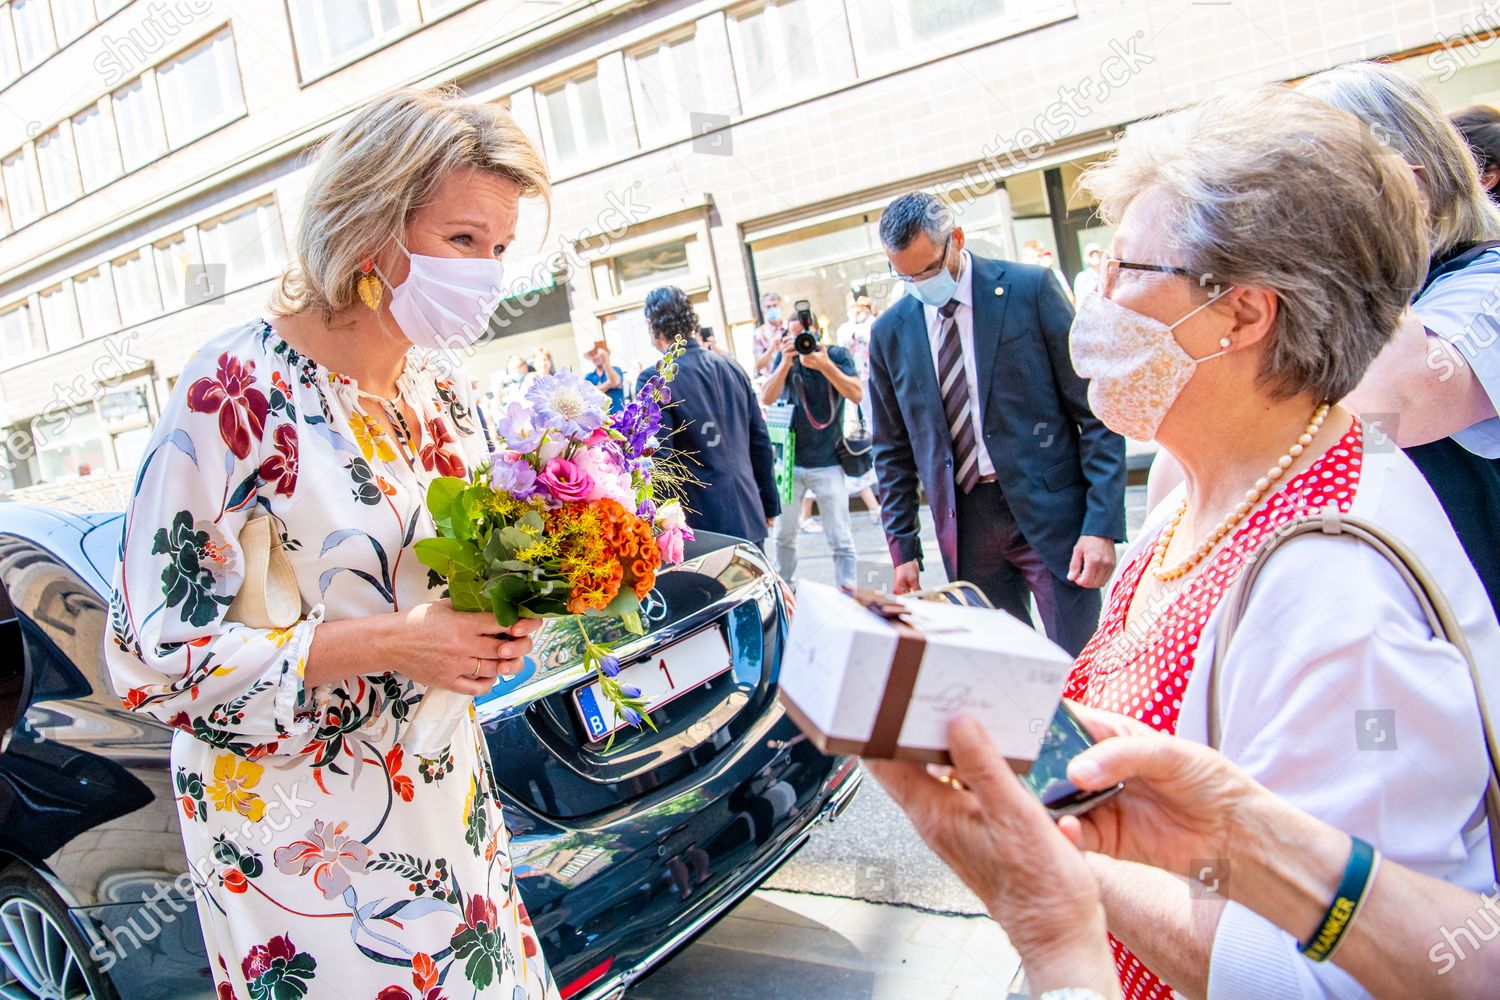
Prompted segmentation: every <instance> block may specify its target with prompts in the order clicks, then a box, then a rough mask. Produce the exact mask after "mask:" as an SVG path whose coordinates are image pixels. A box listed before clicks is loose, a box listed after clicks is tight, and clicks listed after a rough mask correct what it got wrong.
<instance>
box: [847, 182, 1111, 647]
mask: <svg viewBox="0 0 1500 1000" xmlns="http://www.w3.org/2000/svg"><path fill="white" fill-rule="evenodd" d="M880 238H881V242H882V243H883V244H884V246H885V251H886V255H887V257H888V258H889V259H890V262H891V269H892V271H893V272H894V273H895V275H896V276H897V277H898V278H899V279H901V280H902V281H903V282H905V283H906V287H907V294H906V295H905V296H903V297H902V298H901V299H900V301H898V302H897V303H896V305H894V306H892V307H891V308H889V309H887V310H886V311H885V312H884V313H883V314H881V316H880V318H879V319H877V320H876V321H875V327H874V329H873V331H872V334H871V345H870V392H871V395H872V397H873V410H874V418H875V431H874V434H875V444H874V449H873V454H874V457H875V469H876V472H877V474H878V477H879V480H880V489H881V499H882V503H883V509H884V519H885V531H886V539H887V542H888V544H889V546H890V550H891V559H892V562H894V563H895V566H896V574H895V591H896V593H898V594H899V593H905V592H907V591H910V590H914V589H916V588H917V586H918V582H917V581H918V571H919V570H920V569H921V567H922V545H921V541H920V540H919V537H918V533H919V522H918V518H917V506H918V496H917V494H918V487H919V486H920V487H922V488H923V489H924V490H925V491H926V494H927V500H928V504H929V506H930V507H931V509H932V516H933V521H934V522H935V523H936V526H937V537H938V548H939V549H940V550H941V553H942V557H943V565H944V568H945V569H946V570H947V571H948V577H949V579H951V580H968V581H970V582H972V583H974V584H976V585H978V586H979V588H980V589H981V590H983V591H984V593H985V595H986V596H988V597H989V599H990V600H991V601H992V602H993V603H994V604H995V606H996V607H999V608H1003V609H1005V610H1006V611H1009V612H1010V613H1012V614H1014V615H1016V616H1017V617H1018V618H1020V619H1021V620H1022V621H1030V617H1031V616H1030V600H1029V596H1030V597H1035V598H1036V603H1037V610H1038V611H1039V612H1040V614H1041V619H1042V624H1043V626H1044V627H1045V628H1046V631H1047V634H1048V635H1049V636H1050V637H1051V638H1052V639H1053V641H1055V642H1057V643H1058V645H1060V646H1062V647H1063V648H1064V649H1067V650H1068V651H1069V652H1071V653H1073V654H1075V655H1076V654H1077V653H1078V652H1079V651H1080V650H1082V648H1083V646H1084V645H1085V644H1086V643H1087V642H1088V639H1089V637H1090V636H1091V635H1092V634H1093V633H1094V630H1095V629H1096V628H1097V627H1098V624H1099V608H1100V595H1099V589H1098V588H1099V587H1101V586H1103V585H1104V583H1105V581H1107V580H1108V579H1109V575H1110V573H1111V571H1112V570H1113V569H1114V564H1115V542H1117V541H1120V540H1123V539H1124V537H1125V440H1124V438H1122V437H1120V435H1118V434H1115V433H1114V432H1113V431H1110V430H1109V429H1108V428H1106V427H1105V426H1104V424H1103V423H1102V422H1101V421H1100V420H1099V419H1098V418H1096V417H1095V416H1094V414H1093V413H1092V411H1090V409H1089V405H1088V398H1087V384H1086V383H1085V382H1084V380H1083V379H1081V378H1079V377H1078V375H1077V373H1076V372H1075V371H1074V370H1073V364H1072V361H1071V360H1070V358H1069V355H1068V328H1069V327H1070V326H1071V325H1072V321H1073V310H1072V307H1071V306H1069V305H1068V302H1067V299H1066V298H1065V297H1064V295H1063V291H1062V288H1061V287H1060V286H1059V285H1058V283H1057V281H1056V280H1055V279H1054V278H1053V276H1052V275H1051V273H1050V272H1048V271H1047V270H1046V269H1044V268H1041V267H1035V266H1031V265H1026V264H1017V263H1012V262H1009V261H998V260H989V259H986V258H984V257H976V256H974V255H973V254H971V253H969V252H968V251H967V250H965V249H964V233H963V230H962V229H961V228H958V227H956V226H955V225H954V220H953V215H952V213H951V212H950V211H949V209H948V208H947V206H945V205H944V204H943V203H942V202H941V201H939V200H938V199H937V198H935V197H933V196H932V195H930V194H926V193H923V192H916V193H912V194H908V195H903V196H902V197H900V198H898V199H896V200H895V201H894V202H892V203H891V204H890V205H889V206H887V207H886V210H885V212H884V213H883V214H882V216H881V219H880ZM1028 595H1029V596H1028Z"/></svg>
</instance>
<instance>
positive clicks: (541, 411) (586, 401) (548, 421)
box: [526, 371, 609, 438]
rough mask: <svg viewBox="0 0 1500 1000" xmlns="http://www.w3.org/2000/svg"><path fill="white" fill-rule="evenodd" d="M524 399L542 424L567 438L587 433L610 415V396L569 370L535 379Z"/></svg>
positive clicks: (600, 424) (579, 436)
mask: <svg viewBox="0 0 1500 1000" xmlns="http://www.w3.org/2000/svg"><path fill="white" fill-rule="evenodd" d="M526 401H527V402H528V403H530V404H531V405H532V406H533V407H535V408H536V415H537V417H538V418H539V419H540V420H541V422H542V423H543V424H545V425H546V426H547V427H548V428H549V429H551V430H555V431H557V432H558V433H559V434H562V435H564V436H566V437H569V438H585V437H588V436H589V435H590V434H592V433H593V432H594V431H596V430H598V429H599V428H600V427H602V426H603V425H604V418H605V417H606V416H608V415H609V397H608V396H606V395H604V393H602V392H600V391H599V390H598V389H597V388H596V387H595V386H592V385H590V384H589V383H588V382H586V381H585V380H583V379H581V378H579V377H578V376H577V375H574V374H573V373H572V372H570V371H562V372H558V373H557V374H556V375H543V376H542V377H541V378H539V379H537V380H536V381H535V382H533V383H532V384H531V388H529V389H527V390H526Z"/></svg>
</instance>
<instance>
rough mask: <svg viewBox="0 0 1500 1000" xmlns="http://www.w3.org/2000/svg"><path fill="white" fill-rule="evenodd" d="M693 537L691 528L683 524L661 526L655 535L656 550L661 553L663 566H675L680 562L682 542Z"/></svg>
mask: <svg viewBox="0 0 1500 1000" xmlns="http://www.w3.org/2000/svg"><path fill="white" fill-rule="evenodd" d="M692 537H693V529H692V528H689V527H688V526H687V525H685V524H674V525H670V526H669V527H666V528H663V529H662V532H661V534H659V535H657V536H656V551H658V552H660V553H661V561H662V565H663V566H675V565H677V564H678V563H680V562H682V543H683V541H684V540H686V539H690V538H692Z"/></svg>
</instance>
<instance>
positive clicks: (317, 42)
mask: <svg viewBox="0 0 1500 1000" xmlns="http://www.w3.org/2000/svg"><path fill="white" fill-rule="evenodd" d="M290 4H291V9H292V25H293V28H294V30H295V33H296V40H297V63H298V65H300V66H301V68H302V75H303V76H305V77H306V76H316V75H317V74H319V73H323V72H325V71H327V70H329V69H332V68H333V67H334V66H336V65H339V64H340V63H345V62H349V61H350V60H352V59H353V58H354V57H355V56H356V55H358V54H359V53H360V52H361V51H363V50H366V49H370V48H373V47H374V46H375V45H377V44H379V43H380V42H382V41H384V40H385V39H386V38H387V37H389V36H390V35H391V34H392V33H394V32H395V31H396V30H397V29H398V28H400V27H401V13H400V10H399V6H400V5H399V4H398V3H397V2H396V0H290Z"/></svg>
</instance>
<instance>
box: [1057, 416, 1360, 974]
mask: <svg viewBox="0 0 1500 1000" xmlns="http://www.w3.org/2000/svg"><path fill="white" fill-rule="evenodd" d="M1362 441H1363V432H1362V429H1361V427H1360V422H1359V421H1358V420H1355V421H1353V422H1352V423H1351V425H1350V427H1349V430H1348V432H1347V433H1345V434H1344V436H1343V437H1342V438H1340V439H1339V440H1338V441H1337V442H1335V443H1334V444H1333V446H1332V447H1330V448H1329V449H1328V450H1327V451H1326V452H1324V453H1323V455H1322V457H1320V458H1319V459H1318V460H1317V461H1316V462H1314V463H1313V464H1312V465H1311V466H1309V467H1308V468H1307V469H1306V471H1304V472H1302V473H1300V474H1299V475H1296V476H1294V477H1292V478H1291V479H1289V480H1288V481H1287V482H1286V483H1285V484H1284V485H1283V486H1282V487H1281V488H1280V489H1279V490H1277V491H1275V492H1274V493H1272V494H1271V495H1270V496H1268V497H1267V498H1265V499H1264V500H1262V501H1261V505H1260V507H1258V508H1257V509H1256V510H1254V511H1252V512H1251V514H1250V515H1249V517H1247V518H1246V519H1245V520H1244V521H1242V522H1241V524H1240V527H1239V529H1238V530H1237V531H1236V532H1235V533H1234V535H1233V537H1232V538H1231V539H1230V541H1229V544H1227V545H1225V546H1223V547H1222V548H1221V549H1220V550H1219V551H1218V553H1217V554H1216V555H1214V556H1213V557H1212V558H1211V559H1210V561H1209V562H1208V563H1207V564H1206V565H1205V566H1203V567H1202V568H1200V569H1199V570H1198V572H1197V575H1196V576H1194V577H1193V578H1192V580H1191V581H1190V582H1189V583H1188V584H1187V586H1186V587H1184V588H1183V589H1182V590H1180V591H1178V592H1177V593H1175V594H1173V595H1172V596H1171V598H1170V603H1167V604H1165V605H1164V606H1163V607H1161V608H1160V609H1155V608H1151V609H1147V610H1146V612H1145V613H1144V614H1143V615H1142V616H1141V617H1140V620H1139V622H1138V623H1137V624H1135V625H1132V626H1131V627H1130V629H1128V630H1127V629H1126V627H1125V619H1126V615H1127V613H1128V612H1129V610H1130V603H1131V601H1132V600H1133V599H1134V597H1135V592H1136V589H1137V588H1138V587H1139V586H1140V582H1141V579H1142V577H1143V576H1144V575H1145V573H1146V568H1147V566H1148V565H1149V564H1150V562H1151V557H1152V555H1153V554H1154V553H1155V551H1156V544H1155V543H1156V539H1157V538H1159V537H1160V535H1159V533H1158V535H1157V536H1154V537H1153V538H1151V539H1150V541H1148V542H1146V543H1145V544H1141V545H1138V546H1137V548H1136V554H1135V556H1134V558H1132V559H1131V560H1130V562H1128V563H1127V564H1126V565H1125V568H1124V569H1123V570H1121V572H1120V576H1119V579H1118V581H1117V582H1116V583H1115V586H1114V589H1113V590H1112V591H1111V592H1110V595H1109V606H1108V607H1107V608H1106V609H1105V613H1104V619H1103V621H1102V623H1101V624H1100V626H1099V631H1097V632H1096V633H1094V637H1093V639H1092V640H1090V642H1089V644H1088V645H1087V646H1085V647H1084V650H1083V652H1082V653H1080V654H1079V655H1078V660H1077V661H1076V662H1075V663H1074V665H1073V672H1072V674H1070V675H1069V677H1068V683H1067V686H1066V687H1065V688H1064V689H1063V697H1065V698H1069V699H1072V700H1073V701H1076V702H1078V703H1080V704H1083V705H1089V706H1092V707H1094V708H1102V709H1104V710H1106V711H1110V712H1117V713H1119V714H1121V715H1128V716H1130V717H1132V718H1135V719H1139V720H1140V721H1142V722H1144V723H1146V724H1147V725H1148V726H1151V727H1152V728H1153V729H1157V730H1159V731H1161V732H1164V733H1175V732H1176V731H1177V717H1178V713H1179V712H1180V711H1181V709H1182V693H1183V690H1184V689H1185V688H1186V687H1187V682H1188V678H1189V677H1191V676H1192V673H1193V664H1194V661H1195V658H1196V656H1197V652H1198V639H1199V637H1200V636H1201V635H1202V634H1203V626H1204V625H1205V624H1207V622H1208V619H1209V616H1211V615H1212V614H1213V612H1214V609H1215V608H1217V607H1218V605H1219V601H1220V599H1221V598H1222V597H1223V596H1224V593H1225V591H1227V590H1228V589H1229V588H1230V587H1231V586H1233V584H1234V581H1235V579H1236V578H1237V577H1238V576H1239V573H1240V570H1241V569H1242V568H1243V567H1244V566H1245V564H1246V563H1247V562H1248V561H1249V560H1250V559H1251V558H1252V557H1253V556H1254V555H1255V553H1256V552H1258V551H1259V550H1260V547H1261V546H1262V545H1263V544H1265V542H1266V541H1267V540H1268V539H1269V537H1270V535H1271V534H1272V532H1274V531H1275V530H1276V528H1277V527H1279V526H1280V525H1283V524H1285V523H1286V522H1288V521H1290V520H1292V519H1293V518H1295V517H1299V516H1306V515H1308V514H1311V513H1313V512H1315V511H1319V510H1322V509H1323V508H1324V507H1327V506H1329V505H1336V506H1337V507H1338V509H1339V511H1340V512H1342V513H1346V514H1347V513H1348V512H1349V506H1350V504H1352V503H1353V501H1354V494H1355V491H1356V488H1357V487H1358V484H1359V470H1360V464H1361V458H1362V455H1363V451H1364V449H1363V444H1362ZM1110 945H1111V947H1112V948H1113V949H1114V955H1115V968H1116V970H1117V971H1118V973H1119V976H1120V988H1121V990H1122V992H1123V993H1124V996H1125V1000H1158V998H1163V1000H1165V998H1170V997H1171V995H1172V989H1171V987H1169V986H1168V985H1167V984H1166V983H1163V982H1162V981H1161V980H1160V979H1158V978H1157V977H1156V976H1155V975H1154V974H1153V973H1152V972H1151V970H1150V969H1148V968H1146V967H1145V966H1144V965H1142V964H1141V963H1140V961H1139V960H1138V959H1136V957H1135V956H1134V955H1133V954H1131V952H1130V950H1129V949H1128V948H1126V947H1125V946H1124V945H1122V944H1121V943H1120V942H1119V941H1118V940H1116V939H1115V938H1113V937H1111V938H1110Z"/></svg>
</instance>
